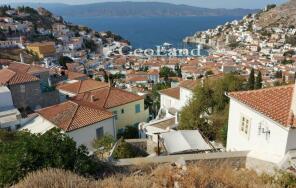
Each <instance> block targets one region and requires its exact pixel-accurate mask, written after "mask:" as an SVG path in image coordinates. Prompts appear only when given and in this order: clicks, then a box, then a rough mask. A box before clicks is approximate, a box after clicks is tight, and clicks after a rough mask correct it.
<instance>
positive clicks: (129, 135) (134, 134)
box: [117, 126, 139, 139]
mask: <svg viewBox="0 0 296 188" xmlns="http://www.w3.org/2000/svg"><path fill="white" fill-rule="evenodd" d="M117 138H124V139H134V138H139V131H138V127H137V126H127V127H125V128H124V129H122V130H119V131H118V133H117Z"/></svg>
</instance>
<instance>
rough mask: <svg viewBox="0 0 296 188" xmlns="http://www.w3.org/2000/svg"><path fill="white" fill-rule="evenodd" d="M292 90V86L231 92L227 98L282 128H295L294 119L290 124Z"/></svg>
mask: <svg viewBox="0 0 296 188" xmlns="http://www.w3.org/2000/svg"><path fill="white" fill-rule="evenodd" d="M293 88H294V86H293V85H288V86H280V87H273V88H267V89H261V90H253V91H242V92H232V93H229V96H230V97H231V98H234V99H236V100H238V101H240V102H242V103H244V104H246V105H247V106H249V107H251V108H253V109H255V110H256V111H258V112H260V113H262V114H264V115H265V116H267V117H269V118H271V119H272V120H274V121H276V122H278V123H280V124H281V125H283V126H289V127H296V125H295V121H294V120H293V119H294V118H292V123H291V103H292V95H293ZM293 121H294V123H293Z"/></svg>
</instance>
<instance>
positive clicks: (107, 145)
mask: <svg viewBox="0 0 296 188" xmlns="http://www.w3.org/2000/svg"><path fill="white" fill-rule="evenodd" d="M114 143H115V139H114V138H113V136H111V135H104V136H103V137H102V138H101V139H97V140H95V141H94V142H93V147H94V148H96V149H98V148H101V147H104V150H105V151H109V150H111V149H112V146H113V144H114Z"/></svg>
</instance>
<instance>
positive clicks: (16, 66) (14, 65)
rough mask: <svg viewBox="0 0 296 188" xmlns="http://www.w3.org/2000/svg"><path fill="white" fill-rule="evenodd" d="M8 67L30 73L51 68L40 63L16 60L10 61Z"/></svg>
mask: <svg viewBox="0 0 296 188" xmlns="http://www.w3.org/2000/svg"><path fill="white" fill-rule="evenodd" d="M8 68H9V69H10V70H13V71H15V72H21V73H29V74H34V73H38V72H46V71H49V69H47V68H45V67H42V66H40V65H33V64H25V63H16V62H14V63H10V64H9V66H8Z"/></svg>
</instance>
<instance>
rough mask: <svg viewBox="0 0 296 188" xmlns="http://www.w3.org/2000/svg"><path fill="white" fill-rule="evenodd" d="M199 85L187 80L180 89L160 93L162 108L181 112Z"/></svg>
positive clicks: (181, 84)
mask: <svg viewBox="0 0 296 188" xmlns="http://www.w3.org/2000/svg"><path fill="white" fill-rule="evenodd" d="M197 84H198V81H196V80H185V81H182V82H181V83H180V84H179V86H178V87H175V88H169V89H165V90H161V91H160V92H159V93H160V107H161V108H162V109H167V110H169V109H172V108H174V109H175V110H177V111H180V110H181V109H182V108H183V107H184V106H185V105H186V104H187V103H188V101H189V100H190V99H191V97H192V95H193V90H194V88H195V87H196V86H197Z"/></svg>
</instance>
